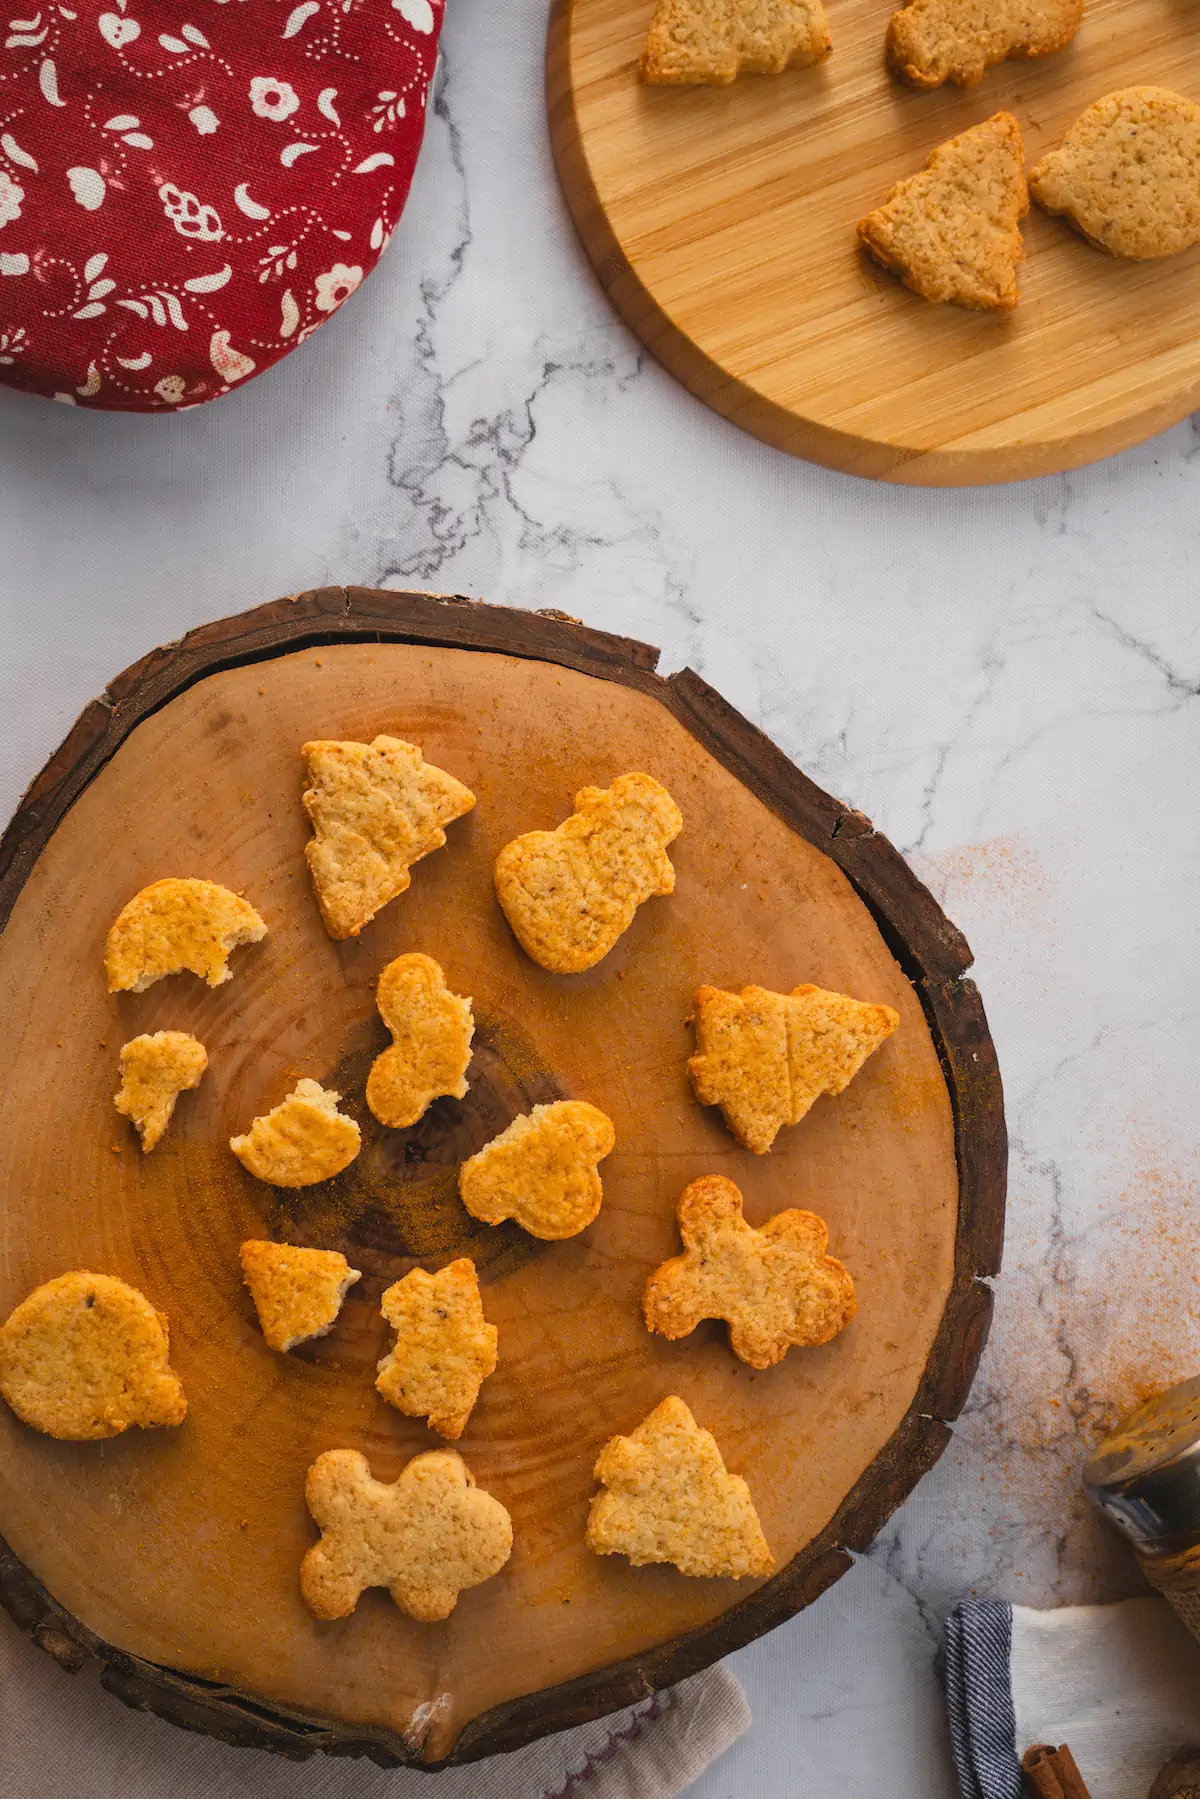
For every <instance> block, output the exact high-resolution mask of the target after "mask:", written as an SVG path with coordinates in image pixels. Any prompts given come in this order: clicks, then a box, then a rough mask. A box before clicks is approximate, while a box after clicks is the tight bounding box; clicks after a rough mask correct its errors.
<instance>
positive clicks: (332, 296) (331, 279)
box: [313, 262, 363, 312]
mask: <svg viewBox="0 0 1200 1799" xmlns="http://www.w3.org/2000/svg"><path fill="white" fill-rule="evenodd" d="M362 278H363V272H362V270H361V269H360V268H358V267H357V265H356V266H355V267H354V268H352V269H351V268H347V267H346V264H345V263H344V262H335V263H334V265H333V267H332V268H331V269H330V270H328V271H327V273H326V274H324V275H318V276H317V278H316V281H315V282H314V283H313V285H314V287H315V288H316V290H317V297H316V300H315V301H314V304H315V306H316V309H317V311H318V312H336V311H337V309H338V307H339V306H340V305H341V303H342V301H343V300H348V299H349V298H350V295H351V294H352V293H353V292H354V290H355V288H356V287H357V286H358V284H359V282H360V281H361V280H362Z"/></svg>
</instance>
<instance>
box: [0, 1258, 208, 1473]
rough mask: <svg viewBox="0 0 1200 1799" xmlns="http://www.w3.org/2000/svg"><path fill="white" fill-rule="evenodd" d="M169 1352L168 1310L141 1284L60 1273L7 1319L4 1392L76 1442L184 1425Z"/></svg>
mask: <svg viewBox="0 0 1200 1799" xmlns="http://www.w3.org/2000/svg"><path fill="white" fill-rule="evenodd" d="M169 1350H170V1343H169V1338H168V1333H167V1320H166V1318H165V1317H164V1316H163V1314H162V1313H161V1312H157V1311H155V1309H154V1307H153V1306H152V1305H151V1304H150V1301H149V1300H148V1299H147V1298H146V1297H145V1295H144V1294H142V1293H139V1292H138V1290H137V1288H136V1287H130V1286H128V1285H127V1284H126V1283H125V1282H124V1281H121V1280H117V1279H116V1278H115V1277H114V1276H113V1275H110V1274H89V1273H87V1272H86V1271H76V1272H74V1273H71V1274H60V1275H59V1276H58V1278H57V1280H52V1281H47V1282H46V1284H45V1286H44V1287H38V1288H37V1289H36V1290H35V1291H34V1292H33V1293H31V1294H30V1295H29V1297H28V1299H24V1300H22V1301H21V1304H20V1305H19V1306H18V1307H17V1309H16V1311H15V1312H13V1313H12V1314H11V1315H10V1317H9V1318H8V1319H7V1321H6V1322H5V1323H4V1324H3V1325H0V1395H3V1397H4V1398H5V1399H6V1400H7V1401H8V1403H9V1405H10V1406H11V1407H12V1409H13V1411H14V1412H15V1413H16V1414H17V1417H18V1418H20V1419H22V1420H23V1421H24V1422H25V1423H26V1424H28V1425H31V1426H32V1428H33V1429H34V1430H40V1431H42V1432H44V1433H45V1435H46V1436H48V1437H61V1438H65V1439H66V1440H67V1441H69V1442H76V1443H79V1442H90V1441H95V1440H97V1439H99V1438H103V1437H116V1436H119V1435H120V1434H121V1432H122V1431H124V1430H128V1429H129V1428H130V1426H131V1425H135V1424H136V1425H140V1426H141V1427H142V1429H149V1428H151V1427H152V1426H155V1425H165V1424H182V1423H183V1419H184V1416H185V1414H186V1412H187V1400H186V1399H185V1398H184V1393H183V1387H182V1386H181V1384H180V1381H179V1376H178V1375H177V1374H176V1373H175V1371H174V1370H173V1368H172V1367H171V1365H170V1362H169V1360H168V1355H169Z"/></svg>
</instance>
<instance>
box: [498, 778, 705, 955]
mask: <svg viewBox="0 0 1200 1799" xmlns="http://www.w3.org/2000/svg"><path fill="white" fill-rule="evenodd" d="M682 829H683V814H682V812H680V810H679V807H678V806H677V805H676V804H675V801H674V800H673V799H672V798H671V796H670V794H669V793H668V792H667V790H666V788H665V787H661V786H660V785H659V783H658V782H657V781H655V780H653V779H652V778H651V776H650V775H643V774H628V775H620V776H618V778H617V779H616V780H615V781H614V782H613V783H612V786H611V787H605V788H600V787H584V788H582V789H581V790H580V792H578V793H577V794H576V795H575V810H574V812H573V813H572V814H571V816H570V818H567V819H564V820H563V822H562V824H560V825H559V826H557V828H556V829H555V830H553V831H528V832H526V834H525V835H524V836H523V837H515V838H514V839H513V841H512V842H511V843H508V844H506V845H505V847H504V848H503V849H502V850H501V852H500V854H499V856H498V857H497V858H496V876H495V878H496V897H497V898H498V899H499V901H500V904H501V906H502V907H503V909H504V916H505V917H506V918H507V920H508V922H509V924H510V925H511V926H512V929H513V934H514V936H515V937H516V939H517V941H518V943H520V945H521V947H522V949H523V950H524V951H525V953H526V955H528V956H530V957H532V959H533V960H534V961H535V962H537V963H539V964H540V966H541V967H542V968H549V969H551V970H552V971H553V972H554V973H556V974H580V973H582V972H583V970H584V969H586V968H594V967H595V965H596V963H597V962H599V961H600V960H601V959H602V958H603V957H604V956H606V955H607V954H608V952H609V950H610V949H612V947H613V945H614V944H615V943H616V941H617V939H618V938H619V937H620V935H621V933H622V932H623V931H626V930H628V928H629V926H630V925H631V924H632V922H633V915H634V913H635V912H636V911H637V909H638V907H639V906H640V905H641V904H642V902H643V900H647V899H650V898H651V897H652V896H653V895H655V894H665V893H674V891H675V870H674V868H673V867H672V866H671V860H670V857H669V856H668V855H667V845H668V844H669V843H672V842H674V840H675V838H676V837H678V835H679V833H680V831H681V830H682Z"/></svg>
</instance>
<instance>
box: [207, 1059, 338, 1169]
mask: <svg viewBox="0 0 1200 1799" xmlns="http://www.w3.org/2000/svg"><path fill="white" fill-rule="evenodd" d="M341 1097H342V1096H341V1094H340V1093H330V1092H328V1091H327V1090H326V1089H325V1088H324V1087H322V1086H321V1084H320V1082H318V1081H310V1080H303V1081H297V1082H296V1085H295V1087H294V1088H293V1089H292V1091H291V1093H289V1094H288V1096H287V1098H286V1099H282V1100H280V1102H279V1104H278V1105H277V1106H275V1107H274V1108H273V1109H272V1110H271V1111H270V1112H265V1113H264V1114H263V1115H262V1116H261V1117H259V1118H256V1119H255V1120H254V1122H253V1123H252V1124H251V1126H250V1129H249V1130H248V1131H246V1132H245V1133H244V1134H243V1135H242V1136H240V1137H231V1138H230V1140H229V1147H230V1149H231V1150H232V1151H233V1153H234V1155H235V1156H236V1157H237V1159H238V1161H239V1162H240V1163H241V1164H242V1167H243V1168H246V1169H248V1170H249V1172H250V1173H251V1174H252V1175H254V1177H255V1179H256V1180H260V1181H267V1182H269V1183H270V1185H271V1186H272V1187H311V1186H312V1185H313V1183H314V1182H316V1181H327V1180H331V1179H332V1177H333V1176H334V1175H335V1174H340V1173H341V1172H342V1170H343V1168H348V1167H349V1166H350V1164H351V1162H353V1160H354V1158H355V1156H356V1155H357V1154H358V1152H359V1150H360V1148H361V1147H362V1135H361V1133H360V1131H359V1128H358V1126H357V1124H356V1123H355V1122H354V1120H353V1118H349V1117H347V1115H346V1114H345V1113H344V1112H339V1111H338V1109H337V1105H338V1100H339V1099H340V1098H341Z"/></svg>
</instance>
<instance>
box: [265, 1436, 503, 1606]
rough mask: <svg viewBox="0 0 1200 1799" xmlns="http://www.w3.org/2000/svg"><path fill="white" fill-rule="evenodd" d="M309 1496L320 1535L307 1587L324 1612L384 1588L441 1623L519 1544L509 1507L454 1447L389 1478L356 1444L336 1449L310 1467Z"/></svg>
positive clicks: (309, 1560) (305, 1570) (303, 1581)
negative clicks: (379, 1474) (378, 1476)
mask: <svg viewBox="0 0 1200 1799" xmlns="http://www.w3.org/2000/svg"><path fill="white" fill-rule="evenodd" d="M305 1498H306V1500H307V1502H308V1509H309V1511H310V1512H311V1513H312V1516H313V1520H314V1522H315V1523H316V1525H317V1527H318V1529H319V1530H320V1532H321V1540H320V1542H319V1543H315V1544H314V1545H313V1547H312V1548H311V1549H310V1550H309V1551H308V1554H307V1555H306V1556H305V1558H304V1561H303V1563H302V1565H301V1569H300V1591H301V1593H302V1594H303V1596H304V1602H305V1604H306V1605H307V1606H308V1609H309V1610H310V1611H311V1612H312V1614H313V1616H314V1617H317V1618H345V1617H347V1616H348V1615H349V1613H351V1612H352V1611H353V1610H354V1608H355V1606H356V1605H357V1604H358V1601H359V1596H360V1595H361V1594H362V1593H364V1592H365V1591H366V1589H367V1588H368V1587H386V1588H387V1589H388V1591H389V1593H390V1594H391V1596H392V1598H393V1599H394V1600H395V1602H396V1604H397V1605H398V1606H399V1607H400V1609H401V1611H403V1612H407V1613H408V1615H409V1617H410V1618H417V1619H419V1620H421V1622H423V1623H435V1622H436V1621H437V1620H438V1619H440V1618H448V1617H449V1616H450V1613H451V1612H452V1611H453V1610H454V1606H455V1603H456V1601H457V1599H458V1596H459V1594H460V1593H461V1592H462V1591H463V1589H464V1588H466V1587H477V1586H478V1585H479V1584H480V1582H481V1581H484V1580H490V1579H491V1577H492V1575H493V1574H498V1573H499V1571H500V1569H501V1568H503V1566H504V1564H505V1562H506V1561H507V1560H508V1558H509V1554H510V1553H511V1550H512V1520H511V1519H510V1518H509V1515H508V1513H507V1512H506V1511H505V1509H504V1507H503V1506H502V1505H501V1504H500V1501H499V1500H498V1499H493V1498H492V1496H491V1494H490V1493H484V1492H483V1491H482V1490H481V1489H480V1488H479V1487H477V1486H476V1485H475V1479H474V1476H473V1475H472V1474H471V1471H470V1469H469V1468H468V1467H467V1465H466V1463H465V1462H464V1461H463V1459H462V1457H461V1456H459V1455H457V1454H456V1453H455V1452H454V1451H453V1450H452V1449H433V1450H430V1451H429V1452H428V1453H427V1454H425V1455H418V1456H414V1458H413V1460H412V1461H411V1462H409V1463H408V1465H407V1466H406V1467H405V1468H404V1469H403V1470H402V1471H401V1474H400V1478H399V1479H398V1480H396V1481H393V1482H392V1483H391V1484H388V1483H387V1482H384V1481H379V1480H374V1479H373V1478H372V1475H371V1469H370V1466H369V1464H368V1462H367V1458H366V1456H364V1455H360V1454H359V1452H358V1451H357V1450H356V1449H331V1450H328V1451H327V1452H326V1454H324V1455H321V1456H318V1457H317V1459H316V1461H315V1462H314V1463H313V1465H312V1467H311V1468H310V1469H309V1471H308V1479H307V1481H306V1482H305Z"/></svg>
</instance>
